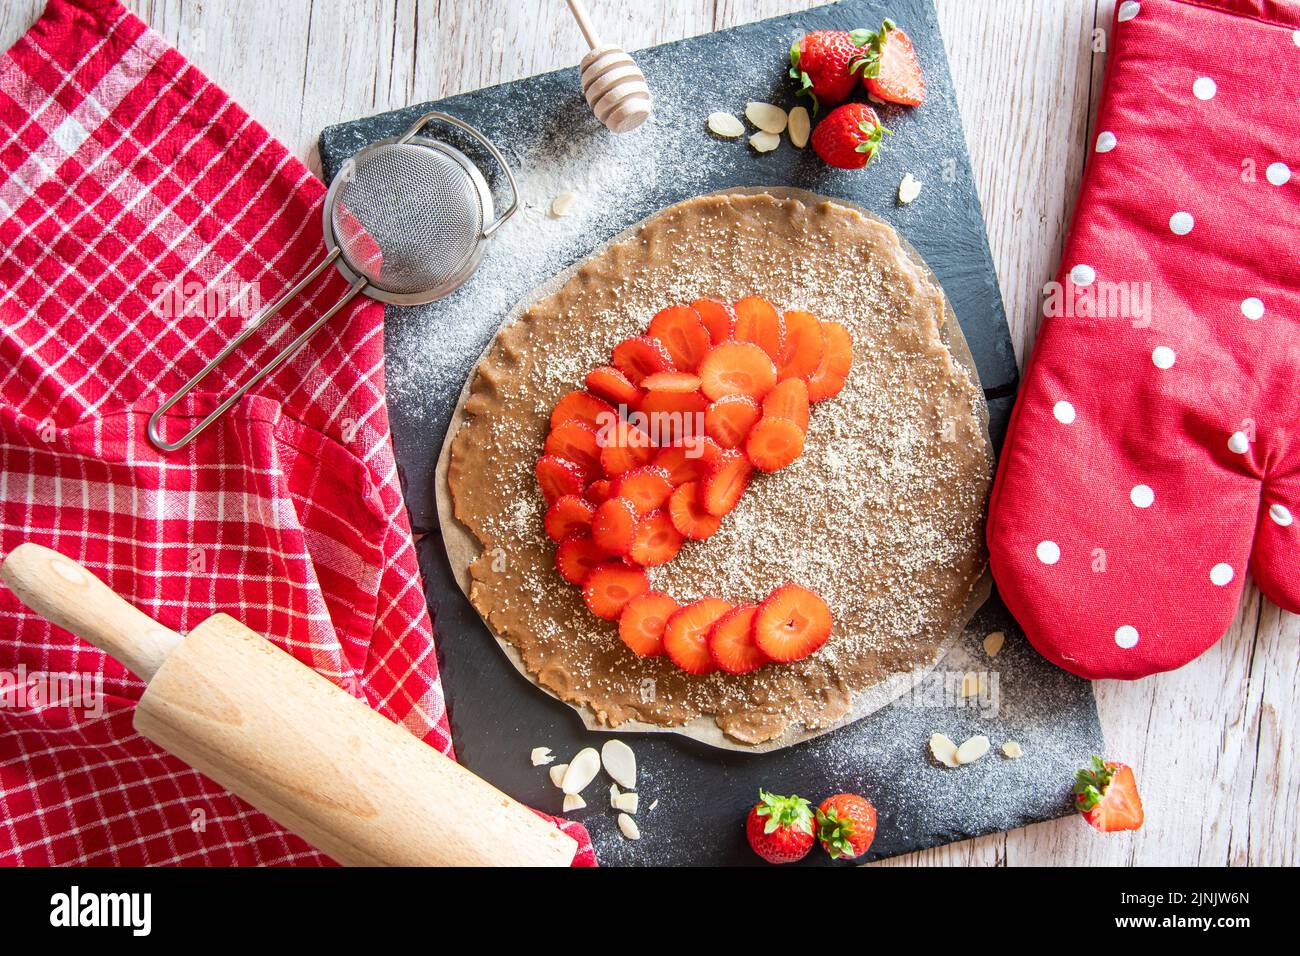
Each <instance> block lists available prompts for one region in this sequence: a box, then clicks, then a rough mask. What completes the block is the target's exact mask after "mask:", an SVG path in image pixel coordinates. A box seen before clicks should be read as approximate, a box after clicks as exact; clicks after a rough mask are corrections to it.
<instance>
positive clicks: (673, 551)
mask: <svg viewBox="0 0 1300 956" xmlns="http://www.w3.org/2000/svg"><path fill="white" fill-rule="evenodd" d="M683 540H684V539H683V537H682V533H681V532H680V531H678V530H677V529H676V528H674V527H673V522H672V519H671V518H669V517H668V513H667V512H666V511H663V510H662V509H660V510H659V511H652V512H650V513H649V514H648V515H646V516H645V517H644V518H642V519H641V521H640V522H639V523H638V524H637V526H636V537H635V539H634V540H633V541H632V549H631V550H630V551H629V552H628V555H627V556H628V559H629V560H631V561H632V562H634V563H636V564H639V565H640V566H641V567H643V568H653V567H657V566H658V565H661V564H667V563H668V562H669V561H671V560H672V559H673V558H675V557H677V552H678V551H680V550H681V549H682V541H683Z"/></svg>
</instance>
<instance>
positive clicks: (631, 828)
mask: <svg viewBox="0 0 1300 956" xmlns="http://www.w3.org/2000/svg"><path fill="white" fill-rule="evenodd" d="M618 828H619V830H621V831H622V833H623V836H625V837H627V838H628V839H629V840H639V839H641V830H640V829H639V828H638V827H637V825H636V821H635V820H633V819H632V818H631V817H629V816H628V815H627V814H626V813H620V814H619V815H618Z"/></svg>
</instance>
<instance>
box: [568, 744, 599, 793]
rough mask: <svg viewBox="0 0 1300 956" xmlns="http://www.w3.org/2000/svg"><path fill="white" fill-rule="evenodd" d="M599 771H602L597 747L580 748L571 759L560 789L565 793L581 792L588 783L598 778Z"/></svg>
mask: <svg viewBox="0 0 1300 956" xmlns="http://www.w3.org/2000/svg"><path fill="white" fill-rule="evenodd" d="M598 773H600V754H598V753H596V748H594V747H586V748H584V749H582V750H579V751H578V752H577V753H576V754H575V755H574V757H573V759H572V760H571V761H569V766H568V769H566V770H565V771H564V780H563V781H562V782H561V783H560V789H561V790H563V791H564V792H565V793H581V792H582V791H583V790H584V789H585V788H586V786H587V784H589V783H591V781H593V780H595V779H596V774H598Z"/></svg>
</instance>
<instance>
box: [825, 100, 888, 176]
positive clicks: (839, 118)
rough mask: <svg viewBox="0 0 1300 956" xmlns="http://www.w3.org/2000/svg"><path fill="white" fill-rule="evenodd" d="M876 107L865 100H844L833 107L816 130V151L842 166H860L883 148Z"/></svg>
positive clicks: (826, 161)
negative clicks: (847, 101) (841, 104)
mask: <svg viewBox="0 0 1300 956" xmlns="http://www.w3.org/2000/svg"><path fill="white" fill-rule="evenodd" d="M888 132H889V130H887V129H885V127H883V126H881V125H880V117H879V116H877V115H876V111H875V110H873V109H872V108H871V107H870V106H867V105H866V104H865V103H845V104H844V105H843V106H837V107H836V108H835V109H833V110H831V113H830V115H829V116H827V117H826V118H825V119H824V120H822V121H821V122H820V123H818V124H817V128H816V129H815V130H813V134H812V145H813V151H814V152H815V153H816V154H817V155H818V156H820V157H821V158H822V162H825V163H829V164H830V165H831V166H838V167H839V168H840V169H861V168H862V167H863V166H865V165H867V163H869V162H871V160H873V159H874V158H875V156H876V153H877V152H878V151H879V150H880V146H881V140H882V137H883V134H885V133H888Z"/></svg>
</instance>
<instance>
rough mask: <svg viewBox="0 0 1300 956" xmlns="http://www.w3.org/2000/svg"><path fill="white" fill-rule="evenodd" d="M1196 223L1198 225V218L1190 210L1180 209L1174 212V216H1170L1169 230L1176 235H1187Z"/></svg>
mask: <svg viewBox="0 0 1300 956" xmlns="http://www.w3.org/2000/svg"><path fill="white" fill-rule="evenodd" d="M1194 225H1196V220H1195V219H1193V218H1192V214H1191V213H1190V212H1183V211H1181V210H1179V211H1178V212H1176V213H1174V214H1173V215H1172V216H1170V217H1169V230H1170V231H1171V232H1172V233H1173V234H1174V235H1175V236H1185V235H1187V234H1188V233H1189V232H1191V231H1192V227H1193V226H1194Z"/></svg>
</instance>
